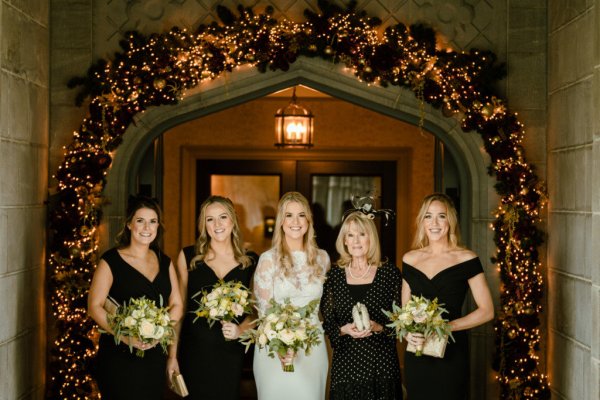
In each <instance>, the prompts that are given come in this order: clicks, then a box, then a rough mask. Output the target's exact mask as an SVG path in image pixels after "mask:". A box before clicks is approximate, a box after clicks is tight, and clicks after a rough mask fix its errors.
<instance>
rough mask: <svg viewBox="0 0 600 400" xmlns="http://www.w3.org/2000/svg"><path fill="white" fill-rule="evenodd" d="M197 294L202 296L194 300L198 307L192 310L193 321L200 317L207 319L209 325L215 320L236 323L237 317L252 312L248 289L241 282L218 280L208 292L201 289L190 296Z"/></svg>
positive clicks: (196, 295)
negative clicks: (194, 315) (193, 314)
mask: <svg viewBox="0 0 600 400" xmlns="http://www.w3.org/2000/svg"><path fill="white" fill-rule="evenodd" d="M198 296H202V297H200V300H196V302H197V303H198V309H196V311H194V313H195V314H196V318H195V319H194V322H196V320H197V319H198V318H201V317H202V318H206V319H207V320H208V324H209V325H210V326H211V327H212V326H213V324H214V323H215V321H225V322H231V321H235V322H236V323H238V322H239V321H238V320H237V319H238V318H239V317H241V316H242V315H244V314H250V313H251V312H252V299H251V297H250V291H249V290H248V288H246V287H245V286H244V285H242V283H241V282H237V281H228V282H225V281H223V280H219V282H217V283H215V285H214V286H213V289H212V290H211V291H210V292H207V291H205V290H202V291H200V292H198V293H196V294H195V295H193V296H192V298H196V297H198Z"/></svg>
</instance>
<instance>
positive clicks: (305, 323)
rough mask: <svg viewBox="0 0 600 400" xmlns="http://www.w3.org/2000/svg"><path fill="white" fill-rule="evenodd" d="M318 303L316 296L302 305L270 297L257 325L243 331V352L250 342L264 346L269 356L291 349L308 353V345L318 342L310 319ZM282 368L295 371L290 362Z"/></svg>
mask: <svg viewBox="0 0 600 400" xmlns="http://www.w3.org/2000/svg"><path fill="white" fill-rule="evenodd" d="M318 305H319V300H318V299H315V300H313V301H311V302H310V303H308V304H307V305H306V306H304V307H296V306H294V305H293V304H291V302H290V300H289V299H286V300H285V301H284V304H279V303H277V302H276V301H275V300H274V299H271V301H270V308H269V309H268V310H267V311H266V313H265V315H264V316H263V317H262V318H259V319H258V320H257V324H258V326H257V328H256V329H249V330H247V331H246V332H244V333H243V334H242V335H241V336H240V342H242V344H245V345H246V351H248V348H249V347H250V345H251V344H252V343H255V344H256V345H257V346H258V347H259V348H260V349H262V348H267V350H268V352H269V357H271V358H274V357H275V354H278V355H280V356H281V357H285V356H286V355H287V354H288V352H291V351H293V352H294V354H295V353H297V352H298V351H299V350H300V349H303V350H304V352H305V353H306V354H307V355H309V354H310V350H311V348H312V347H313V346H316V345H318V344H319V343H321V339H320V333H321V330H320V329H319V327H318V326H317V325H316V324H314V323H313V322H312V321H311V319H310V315H311V314H312V313H313V312H314V311H315V310H316V308H317V306H318ZM283 370H284V371H285V372H294V364H293V362H292V363H290V364H286V365H284V366H283Z"/></svg>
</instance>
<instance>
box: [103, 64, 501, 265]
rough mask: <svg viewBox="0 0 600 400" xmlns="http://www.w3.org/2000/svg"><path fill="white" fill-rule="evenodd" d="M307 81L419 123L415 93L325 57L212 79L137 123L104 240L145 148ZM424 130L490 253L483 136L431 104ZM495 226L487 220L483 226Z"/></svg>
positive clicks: (122, 159) (467, 222)
mask: <svg viewBox="0 0 600 400" xmlns="http://www.w3.org/2000/svg"><path fill="white" fill-rule="evenodd" d="M298 84H302V85H305V86H308V87H311V88H313V89H316V90H319V91H321V92H323V93H326V94H329V95H331V96H334V97H336V98H339V99H341V100H344V101H348V102H351V103H354V104H357V105H360V106H362V107H365V108H368V109H370V110H372V111H375V112H379V113H381V114H384V115H387V116H390V117H393V118H396V119H399V120H402V121H405V122H409V123H412V124H417V123H418V121H419V118H420V109H419V107H420V104H419V102H418V100H417V99H416V98H415V96H414V94H413V93H412V92H410V91H408V90H406V89H403V88H398V87H388V88H383V87H380V86H374V85H367V84H365V83H364V82H360V81H359V80H357V79H356V77H355V76H354V75H352V74H350V73H346V72H344V70H343V67H341V66H340V65H336V64H332V63H331V62H327V61H324V60H321V59H317V58H301V59H299V60H298V61H296V62H295V63H294V64H291V66H290V69H289V70H288V71H286V72H281V71H276V72H267V73H260V72H259V71H258V70H256V68H251V67H248V66H246V67H242V68H238V69H237V70H235V71H234V72H233V73H231V74H229V76H227V77H225V76H222V77H220V78H218V79H216V80H214V81H210V82H205V83H203V84H202V85H199V86H198V87H197V88H195V89H194V90H191V91H189V92H188V93H187V94H186V97H185V98H184V100H182V101H181V102H179V103H178V104H177V105H175V106H161V107H155V108H152V109H149V110H147V111H146V112H145V113H143V114H140V115H138V116H137V117H136V119H135V124H131V125H130V126H129V128H128V129H127V132H126V134H125V135H124V138H123V142H122V144H121V145H120V146H119V148H118V150H117V151H116V153H115V154H114V157H113V164H112V166H111V169H110V171H109V175H108V180H107V185H106V187H105V191H104V193H105V195H106V196H107V197H108V199H109V200H110V203H109V205H107V206H105V207H104V225H105V228H107V229H102V234H101V236H102V237H101V243H104V244H106V243H108V242H110V240H109V238H112V237H114V235H115V234H116V231H117V230H118V228H119V221H120V218H121V216H122V215H124V214H125V210H124V207H125V204H126V197H127V195H128V194H129V192H128V191H129V190H130V188H131V187H132V176H131V175H132V174H133V171H137V167H138V166H139V164H140V162H141V158H142V156H143V153H144V149H146V148H147V146H148V145H149V144H150V143H151V142H152V140H154V139H155V138H156V137H158V136H159V135H161V134H162V133H163V132H165V131H167V130H168V129H170V128H172V127H174V126H176V125H179V124H181V123H183V122H186V121H189V120H192V119H196V118H201V117H202V116H205V115H207V114H210V113H213V112H216V111H220V110H223V109H226V108H229V107H232V106H235V105H238V104H241V103H244V102H247V101H250V100H254V99H257V98H260V97H263V96H265V95H267V94H270V93H272V92H274V91H277V90H280V89H285V88H287V87H290V86H293V85H298ZM423 127H424V129H425V130H427V131H428V132H430V133H432V134H433V135H435V136H436V137H437V138H438V139H440V140H441V141H442V142H443V143H444V145H445V146H446V149H447V151H449V152H450V153H451V155H452V157H453V158H454V160H455V161H456V163H457V167H458V171H459V176H460V181H461V187H462V188H463V189H465V190H466V193H464V194H463V196H462V198H463V199H464V201H463V202H461V224H462V226H463V232H464V236H465V241H466V242H467V243H468V244H469V245H471V247H474V250H476V251H478V250H479V251H482V254H488V253H489V249H490V248H492V247H493V243H485V242H482V243H471V241H470V239H469V238H471V237H478V235H479V234H480V233H483V232H481V226H480V225H481V223H480V222H481V221H482V220H485V221H487V220H488V219H489V217H490V213H491V211H492V210H493V209H494V207H495V206H496V198H495V197H493V198H490V194H493V186H492V181H491V178H490V177H489V176H488V174H487V170H486V166H487V165H488V164H489V159H488V156H487V154H486V153H485V151H483V149H482V143H481V138H480V136H479V135H477V134H476V133H465V132H463V131H462V130H461V127H460V124H459V122H458V120H456V119H454V118H447V117H444V116H443V115H442V113H441V112H440V111H439V110H435V109H433V108H431V107H430V106H428V105H427V106H426V107H425V120H424V126H423ZM483 225H484V226H483V230H485V229H487V223H484V224H483Z"/></svg>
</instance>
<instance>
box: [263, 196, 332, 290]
mask: <svg viewBox="0 0 600 400" xmlns="http://www.w3.org/2000/svg"><path fill="white" fill-rule="evenodd" d="M293 202H296V203H299V204H300V205H301V206H302V208H304V212H305V214H306V221H307V222H308V230H307V231H306V233H305V234H304V240H303V247H304V251H305V252H306V263H307V264H308V267H309V269H310V271H311V274H310V276H311V277H315V278H321V277H322V276H323V274H324V273H323V270H322V269H321V266H320V265H319V263H318V262H317V254H318V250H319V248H318V247H317V242H316V240H315V229H314V227H313V216H312V212H311V210H310V205H309V204H308V200H306V197H304V196H303V195H302V194H301V193H299V192H287V193H285V194H284V195H283V196H281V199H280V200H279V204H278V205H277V218H276V219H275V231H274V232H273V247H272V248H273V249H275V260H274V261H275V265H278V266H279V267H280V269H281V270H282V272H283V274H284V276H286V277H287V276H289V275H290V273H291V271H292V268H293V265H292V256H291V254H290V249H289V247H288V245H287V242H286V241H285V233H284V232H283V221H284V219H285V210H286V208H287V205H288V204H289V203H293Z"/></svg>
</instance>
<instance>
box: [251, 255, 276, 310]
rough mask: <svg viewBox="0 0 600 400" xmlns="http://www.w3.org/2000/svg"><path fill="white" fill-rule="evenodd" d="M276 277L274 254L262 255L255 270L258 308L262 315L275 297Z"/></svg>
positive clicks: (255, 293) (255, 292)
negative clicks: (274, 283)
mask: <svg viewBox="0 0 600 400" xmlns="http://www.w3.org/2000/svg"><path fill="white" fill-rule="evenodd" d="M274 278H275V263H274V262H273V257H272V254H270V253H264V254H262V255H261V256H260V259H259V260H258V264H257V266H256V272H254V290H253V291H254V297H255V299H256V306H257V308H258V315H259V317H262V316H264V315H265V312H266V311H267V309H268V308H269V301H270V300H271V299H272V298H273V281H274Z"/></svg>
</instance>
